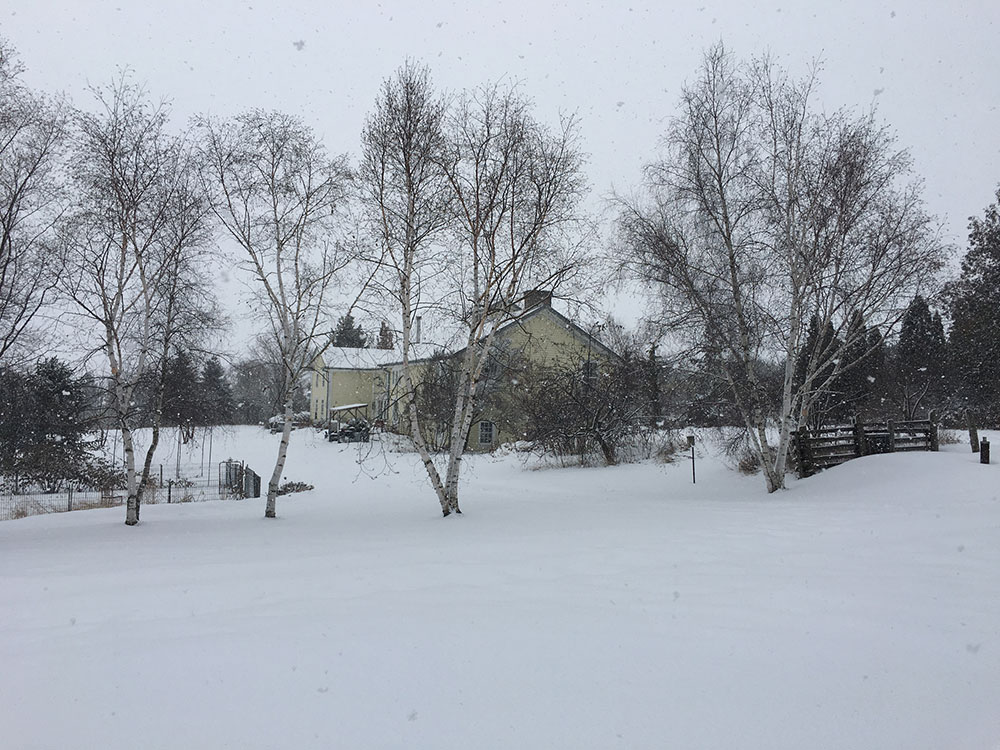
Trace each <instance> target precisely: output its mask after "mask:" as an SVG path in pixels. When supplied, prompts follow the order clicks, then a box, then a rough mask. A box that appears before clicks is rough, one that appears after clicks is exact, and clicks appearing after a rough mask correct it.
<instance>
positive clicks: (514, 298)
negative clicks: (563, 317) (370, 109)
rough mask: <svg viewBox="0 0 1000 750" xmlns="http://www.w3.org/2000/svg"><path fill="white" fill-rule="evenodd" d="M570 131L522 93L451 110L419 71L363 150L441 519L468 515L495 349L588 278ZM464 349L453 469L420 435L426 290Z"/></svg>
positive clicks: (406, 375) (371, 127) (468, 96)
mask: <svg viewBox="0 0 1000 750" xmlns="http://www.w3.org/2000/svg"><path fill="white" fill-rule="evenodd" d="M576 141H577V136H576V127H575V123H574V122H573V121H572V119H566V120H564V121H563V122H561V123H560V125H559V127H558V128H557V129H556V130H555V131H549V130H548V129H546V128H545V127H543V126H542V125H541V124H539V123H538V122H537V121H536V120H535V119H534V116H533V114H532V108H531V106H530V104H529V103H528V102H526V101H525V100H524V99H522V98H520V97H519V96H518V95H517V92H516V91H515V90H514V89H513V88H506V89H502V88H501V87H499V86H485V87H482V88H480V89H477V90H475V91H471V92H466V93H464V94H462V95H461V96H459V97H458V98H457V99H456V100H455V101H454V102H453V104H452V105H451V106H450V107H449V106H446V104H445V103H444V102H443V101H442V100H441V99H440V98H438V97H436V96H435V94H434V92H433V89H432V87H431V84H430V79H429V74H428V72H427V70H426V69H422V68H418V67H416V66H414V65H412V64H410V65H407V66H406V67H404V68H403V69H402V70H400V71H399V73H398V74H397V76H396V77H395V78H394V79H392V80H389V81H387V82H386V83H385V85H384V86H383V91H382V94H381V96H380V97H379V100H378V102H377V104H376V109H375V112H374V113H373V114H372V115H371V116H370V118H369V121H368V124H367V126H366V129H365V133H364V136H363V148H364V159H363V166H362V170H361V177H362V182H363V186H364V190H365V193H364V197H365V202H366V205H367V207H368V212H369V217H370V220H371V224H372V226H373V231H374V234H375V236H376V237H377V238H378V241H379V244H380V245H381V250H382V256H381V260H382V263H383V264H384V266H385V268H387V269H388V276H389V278H390V279H391V287H390V288H391V290H392V296H393V297H394V298H395V299H396V301H397V302H398V303H399V305H400V311H401V317H402V331H403V336H402V338H403V353H402V358H403V379H404V394H403V398H404V402H405V407H404V408H405V411H406V414H407V418H408V428H409V432H410V436H411V438H412V439H413V442H414V445H415V447H416V450H417V452H418V453H419V454H420V457H421V460H422V462H423V464H424V467H425V469H426V471H427V475H428V477H429V479H430V482H431V485H432V487H433V488H434V491H435V493H436V495H437V497H438V501H439V503H440V505H441V511H442V514H443V515H444V516H449V515H451V514H452V513H461V508H460V505H459V499H458V483H459V477H460V474H461V466H462V457H463V455H464V452H465V447H466V441H467V438H468V435H469V430H470V428H471V425H472V419H473V415H474V414H475V408H476V399H477V391H478V388H479V385H480V382H481V381H482V378H483V375H484V370H485V368H486V366H487V363H488V362H489V360H490V357H491V355H492V353H493V347H494V335H495V333H496V331H497V330H498V329H499V328H500V327H501V326H502V325H503V324H505V323H508V322H510V321H512V320H515V319H516V318H517V316H518V315H519V314H521V313H522V312H524V310H523V307H519V306H518V303H520V302H521V301H522V299H523V297H524V296H525V293H526V292H527V291H529V290H535V289H544V290H546V291H548V292H549V293H551V292H552V291H553V290H554V289H556V288H557V287H558V286H559V285H560V284H561V283H563V282H564V281H565V280H566V279H567V278H568V277H569V276H570V275H571V274H572V273H573V272H574V271H577V270H579V268H580V265H581V261H582V258H581V252H580V251H581V247H582V244H581V243H580V241H579V236H578V235H579V233H578V232H577V231H576V230H578V229H579V226H580V224H581V222H580V217H579V214H578V200H579V198H580V196H581V194H582V192H583V179H582V172H581V167H582V157H581V155H580V152H579V148H578V145H577V142H576ZM428 277H433V278H434V284H433V288H434V289H435V291H436V292H437V293H438V294H439V295H440V296H441V298H442V299H443V300H446V302H445V303H443V304H440V305H435V308H436V311H437V312H438V314H442V313H444V314H445V315H449V314H450V315H454V316H455V318H457V322H458V323H459V327H460V330H461V332H462V333H461V335H462V341H461V343H462V344H463V346H462V348H461V351H460V355H459V356H460V358H459V364H458V367H457V373H456V374H457V380H458V383H457V390H456V399H455V403H454V405H453V416H452V419H451V425H450V439H449V440H448V446H449V448H448V451H447V454H446V455H443V456H439V457H437V460H436V457H435V456H434V455H433V454H432V452H431V449H430V447H429V446H428V443H427V440H426V439H425V436H424V432H425V430H426V425H425V424H424V421H423V418H422V415H421V414H420V409H419V401H418V399H416V398H415V394H416V389H417V387H418V386H419V382H418V378H417V376H416V375H415V374H414V368H413V367H412V366H411V344H412V336H411V328H412V323H413V318H414V315H415V311H416V309H417V306H418V304H419V300H420V299H421V295H422V294H426V291H425V290H426V289H427V288H428V287H429V286H431V285H430V284H429V283H428Z"/></svg>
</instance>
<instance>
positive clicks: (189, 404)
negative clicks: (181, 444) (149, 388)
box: [163, 350, 202, 442]
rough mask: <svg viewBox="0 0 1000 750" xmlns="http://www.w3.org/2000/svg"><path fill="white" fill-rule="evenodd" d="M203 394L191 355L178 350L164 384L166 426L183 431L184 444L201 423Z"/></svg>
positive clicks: (168, 367) (167, 371)
mask: <svg viewBox="0 0 1000 750" xmlns="http://www.w3.org/2000/svg"><path fill="white" fill-rule="evenodd" d="M201 402H202V398H201V393H200V388H199V382H198V370H197V369H196V367H195V365H194V362H193V361H192V360H191V355H190V354H188V353H187V352H185V351H183V350H179V351H178V352H177V353H176V354H174V356H173V357H171V358H170V359H169V360H168V362H167V367H166V371H165V373H164V381H163V424H164V425H169V426H174V427H180V428H181V430H182V433H183V434H184V435H185V442H186V440H187V439H190V437H191V435H192V434H193V429H194V425H195V424H197V423H198V421H199V412H200V410H201Z"/></svg>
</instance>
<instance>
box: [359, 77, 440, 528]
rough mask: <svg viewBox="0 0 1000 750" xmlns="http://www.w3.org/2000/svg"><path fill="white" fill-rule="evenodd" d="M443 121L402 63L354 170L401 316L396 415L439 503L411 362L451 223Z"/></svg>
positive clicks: (425, 80)
mask: <svg viewBox="0 0 1000 750" xmlns="http://www.w3.org/2000/svg"><path fill="white" fill-rule="evenodd" d="M444 117H445V105H444V103H443V101H442V100H441V99H440V98H439V97H438V96H437V95H436V94H435V93H434V90H433V87H432V85H431V81H430V74H429V72H428V70H427V69H426V68H423V67H420V66H418V65H416V64H414V63H412V62H411V63H407V64H406V65H405V66H404V67H403V68H402V69H400V70H399V71H398V72H397V74H396V76H395V77H394V78H391V79H389V80H387V81H386V82H385V83H384V84H383V86H382V91H381V92H380V94H379V97H378V100H377V101H376V104H375V110H374V112H372V114H371V115H369V117H368V121H367V122H366V123H365V128H364V131H363V134H362V143H361V148H362V157H361V167H360V170H359V183H360V188H361V194H362V203H363V205H364V207H365V210H366V214H367V216H368V219H369V222H370V225H371V227H372V234H373V236H374V238H375V242H376V243H377V246H378V250H379V257H378V258H377V259H376V262H377V263H378V264H379V265H380V267H381V269H382V271H383V272H384V273H383V274H382V275H381V276H380V280H381V281H382V285H381V288H382V289H383V291H385V292H386V293H387V294H388V296H389V297H390V299H392V300H394V301H395V302H396V304H397V305H398V306H399V307H398V309H399V311H400V317H401V334H402V335H401V339H402V342H401V346H402V361H403V389H404V393H403V395H402V399H403V410H404V413H405V414H406V415H407V419H408V425H409V430H410V436H411V438H412V439H413V443H414V445H415V446H416V449H417V451H418V453H419V454H420V458H421V460H422V461H423V464H424V467H425V468H426V470H427V474H428V477H429V478H430V480H431V483H432V484H433V485H434V489H435V491H436V492H437V493H438V496H439V498H441V497H444V483H443V481H442V479H441V475H440V473H439V472H438V470H437V467H436V466H435V465H434V460H433V457H432V456H431V453H430V449H429V448H428V446H427V442H426V441H425V440H424V436H423V431H422V429H421V424H420V419H419V416H418V413H417V404H416V399H415V395H416V382H415V378H414V373H413V368H412V367H411V359H412V356H413V354H412V353H413V343H414V341H413V339H414V337H413V326H414V321H415V319H416V317H417V315H418V314H419V312H420V310H421V305H422V304H426V300H422V297H421V295H422V294H424V293H426V292H427V290H428V289H429V288H433V280H434V279H435V278H437V277H439V276H440V273H441V269H442V266H443V265H444V264H443V263H442V260H443V259H442V257H441V253H440V252H438V251H437V249H436V248H435V245H434V243H435V241H436V240H438V239H439V238H441V237H442V235H443V233H444V231H445V230H446V229H447V228H448V227H449V225H450V222H451V209H450V201H451V192H450V189H449V186H448V182H447V179H446V176H445V174H444V171H443V170H442V169H441V166H440V165H441V158H442V155H443V152H444V132H443V128H444ZM442 502H443V501H442ZM442 507H443V508H444V511H445V515H447V514H448V509H447V507H446V506H445V505H444V504H442Z"/></svg>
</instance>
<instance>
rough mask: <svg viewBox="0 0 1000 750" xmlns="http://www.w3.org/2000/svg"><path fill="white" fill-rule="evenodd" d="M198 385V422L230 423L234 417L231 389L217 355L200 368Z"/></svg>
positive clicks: (212, 423) (211, 423)
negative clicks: (199, 399)
mask: <svg viewBox="0 0 1000 750" xmlns="http://www.w3.org/2000/svg"><path fill="white" fill-rule="evenodd" d="M199 386H200V387H199V390H200V396H201V410H200V416H199V424H203V425H219V424H232V422H233V419H234V418H235V404H234V401H233V389H232V386H230V384H229V380H228V379H227V378H226V371H225V370H224V369H223V367H222V363H221V362H220V361H219V358H218V357H212V358H211V359H209V360H208V361H207V362H206V363H205V365H204V366H203V367H202V368H201V380H200V382H199Z"/></svg>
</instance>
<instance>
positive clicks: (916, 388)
mask: <svg viewBox="0 0 1000 750" xmlns="http://www.w3.org/2000/svg"><path fill="white" fill-rule="evenodd" d="M946 356H947V350H946V346H945V338H944V326H943V325H942V323H941V316H940V315H936V314H935V313H932V312H931V309H930V306H929V305H928V304H927V301H926V300H925V299H924V298H923V297H921V296H920V295H919V294H918V295H917V296H916V297H914V298H913V301H912V302H910V305H909V307H908V308H907V309H906V313H905V314H904V315H903V324H902V327H901V328H900V332H899V343H898V344H897V345H896V351H895V357H896V392H897V399H898V402H899V406H900V409H901V411H902V413H903V418H904V419H914V418H916V416H917V413H918V410H919V409H921V408H925V409H930V408H933V407H935V406H937V405H938V402H939V401H940V399H941V397H942V390H943V388H942V378H943V376H944V372H945V369H944V368H945V360H946Z"/></svg>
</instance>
